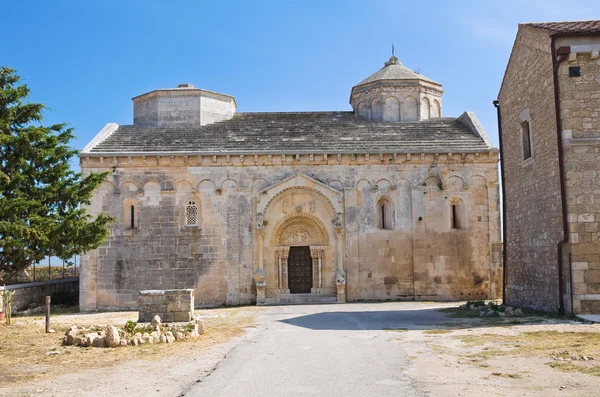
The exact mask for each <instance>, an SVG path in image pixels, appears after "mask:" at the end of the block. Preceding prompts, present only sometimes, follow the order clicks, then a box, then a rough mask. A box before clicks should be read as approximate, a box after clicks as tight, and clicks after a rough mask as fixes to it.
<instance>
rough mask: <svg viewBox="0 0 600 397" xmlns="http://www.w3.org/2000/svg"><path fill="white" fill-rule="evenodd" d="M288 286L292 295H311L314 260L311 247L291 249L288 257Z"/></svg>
mask: <svg viewBox="0 0 600 397" xmlns="http://www.w3.org/2000/svg"><path fill="white" fill-rule="evenodd" d="M288 285H289V288H290V293H292V294H301V293H310V290H311V287H312V258H311V256H310V247H291V248H290V253H289V256H288Z"/></svg>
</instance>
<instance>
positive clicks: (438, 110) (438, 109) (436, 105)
mask: <svg viewBox="0 0 600 397" xmlns="http://www.w3.org/2000/svg"><path fill="white" fill-rule="evenodd" d="M438 117H442V106H441V105H440V102H439V101H438V100H437V99H434V100H433V106H432V107H431V118H432V119H434V118H438Z"/></svg>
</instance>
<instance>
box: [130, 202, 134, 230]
mask: <svg viewBox="0 0 600 397" xmlns="http://www.w3.org/2000/svg"><path fill="white" fill-rule="evenodd" d="M130 211H131V225H130V227H131V228H132V229H135V207H134V206H133V205H132V206H131V207H130Z"/></svg>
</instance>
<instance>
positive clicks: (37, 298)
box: [0, 277, 79, 313]
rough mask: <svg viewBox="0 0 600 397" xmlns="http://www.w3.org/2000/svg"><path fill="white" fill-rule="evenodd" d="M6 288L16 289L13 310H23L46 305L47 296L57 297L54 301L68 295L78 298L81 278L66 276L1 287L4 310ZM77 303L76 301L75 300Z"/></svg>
mask: <svg viewBox="0 0 600 397" xmlns="http://www.w3.org/2000/svg"><path fill="white" fill-rule="evenodd" d="M4 290H9V291H14V292H15V295H14V296H13V300H12V305H11V307H12V312H13V313H16V312H21V311H24V310H27V309H32V308H35V307H38V306H42V305H44V301H45V298H46V296H52V297H56V298H57V299H53V300H52V303H53V304H54V303H67V302H63V300H65V299H66V298H68V297H74V298H75V299H77V297H78V296H79V278H78V277H72V278H65V279H61V280H52V281H40V282H37V283H24V284H13V285H6V286H3V287H0V310H2V311H3V310H4V304H3V302H2V292H3V291H4ZM74 303H76V302H74Z"/></svg>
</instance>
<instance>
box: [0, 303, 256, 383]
mask: <svg viewBox="0 0 600 397" xmlns="http://www.w3.org/2000/svg"><path fill="white" fill-rule="evenodd" d="M262 310H263V309H262V308H257V307H255V306H249V307H240V308H225V309H223V308H219V309H210V310H196V311H195V314H199V315H201V316H202V318H203V322H204V329H205V333H204V334H203V335H201V336H200V337H198V338H197V339H196V340H193V341H186V342H177V343H173V344H168V345H167V344H153V345H150V344H145V345H141V346H138V347H119V348H114V349H108V348H93V347H89V348H81V347H75V346H63V345H62V338H63V335H64V332H65V331H66V330H67V329H68V328H69V327H70V326H71V325H74V324H75V325H78V326H86V327H89V326H91V325H96V324H101V325H107V324H112V325H115V326H118V327H120V326H122V325H123V324H124V323H125V321H127V319H129V320H135V319H137V312H118V313H96V314H77V315H54V316H53V317H52V319H51V320H52V323H51V325H52V328H53V329H55V330H56V333H52V334H50V333H49V334H46V333H45V332H44V319H43V317H39V316H38V317H30V316H26V317H20V318H16V319H15V324H14V325H12V326H5V325H0V384H17V383H19V382H22V381H26V380H27V381H29V380H34V379H40V378H47V377H52V376H56V375H59V374H64V373H69V372H72V371H73V369H74V368H85V369H89V368H100V367H108V366H111V365H115V364H117V363H123V362H126V361H129V360H139V359H142V360H143V359H147V360H155V359H160V358H162V357H166V356H171V355H177V354H189V353H191V352H192V351H196V352H197V351H200V350H202V349H205V348H207V347H210V346H211V345H214V344H218V343H223V342H226V341H227V340H229V339H230V338H232V337H235V336H238V335H241V334H242V333H243V332H244V329H245V328H246V327H248V326H251V325H252V324H253V322H254V319H255V317H256V316H257V315H258V314H259V313H260V311H262ZM49 351H58V352H60V354H59V355H47V354H46V353H48V352H49ZM195 354H197V353H195Z"/></svg>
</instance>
